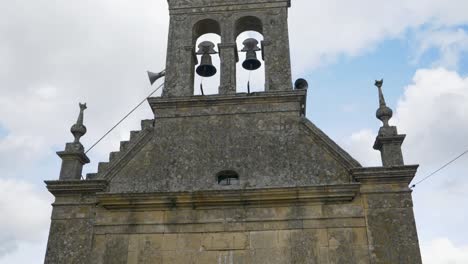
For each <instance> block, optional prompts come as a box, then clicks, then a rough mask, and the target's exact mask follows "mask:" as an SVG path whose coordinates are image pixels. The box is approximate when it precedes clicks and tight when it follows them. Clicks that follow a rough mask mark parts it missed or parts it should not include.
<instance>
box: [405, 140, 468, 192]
mask: <svg viewBox="0 0 468 264" xmlns="http://www.w3.org/2000/svg"><path fill="white" fill-rule="evenodd" d="M466 154H468V149H467V150H465V151H464V152H463V153H461V154H460V155H458V156H457V157H455V158H454V159H452V160H450V161H449V162H447V163H445V164H444V165H443V166H442V167H440V168H438V169H437V170H435V171H434V172H432V173H431V174H429V175H428V176H426V177H424V178H423V179H422V180H420V181H418V182H416V183H415V184H413V185H411V189H414V188H416V186H418V185H419V184H421V183H423V182H424V181H426V180H428V179H430V178H431V177H432V176H434V175H435V174H436V173H438V172H439V171H441V170H443V169H445V168H446V167H448V166H450V164H452V163H454V162H455V161H457V160H458V159H460V158H461V157H463V156H464V155H466Z"/></svg>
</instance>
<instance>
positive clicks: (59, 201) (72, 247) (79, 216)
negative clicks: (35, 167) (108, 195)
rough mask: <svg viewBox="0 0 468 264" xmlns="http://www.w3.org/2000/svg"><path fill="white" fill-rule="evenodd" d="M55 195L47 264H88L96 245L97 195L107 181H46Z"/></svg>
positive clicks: (104, 187)
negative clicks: (93, 245)
mask: <svg viewBox="0 0 468 264" xmlns="http://www.w3.org/2000/svg"><path fill="white" fill-rule="evenodd" d="M46 184H47V189H48V190H49V191H50V192H51V193H52V194H53V195H54V196H55V201H54V203H53V204H52V206H53V210H52V217H51V220H52V221H51V224H50V231H49V240H48V242H47V250H46V256H45V261H44V263H45V264H63V263H69V264H88V263H91V259H90V255H91V251H92V243H93V229H94V217H95V210H96V196H95V194H96V193H97V192H104V191H106V189H107V182H106V181H97V180H86V181H64V180H59V181H46Z"/></svg>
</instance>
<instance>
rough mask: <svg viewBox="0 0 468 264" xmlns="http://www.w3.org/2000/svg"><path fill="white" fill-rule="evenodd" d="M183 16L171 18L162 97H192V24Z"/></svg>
mask: <svg viewBox="0 0 468 264" xmlns="http://www.w3.org/2000/svg"><path fill="white" fill-rule="evenodd" d="M187 20H189V19H188V18H187V17H186V16H184V15H173V16H171V20H170V26H169V39H168V45H167V55H166V56H167V57H166V78H165V83H164V90H163V96H164V97H174V96H192V95H193V80H194V67H195V64H196V56H195V47H194V45H193V44H192V28H191V26H192V24H191V23H188V22H187Z"/></svg>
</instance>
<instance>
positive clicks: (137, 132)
mask: <svg viewBox="0 0 468 264" xmlns="http://www.w3.org/2000/svg"><path fill="white" fill-rule="evenodd" d="M140 132H141V131H130V141H133V140H135V138H137V137H138V134H140Z"/></svg>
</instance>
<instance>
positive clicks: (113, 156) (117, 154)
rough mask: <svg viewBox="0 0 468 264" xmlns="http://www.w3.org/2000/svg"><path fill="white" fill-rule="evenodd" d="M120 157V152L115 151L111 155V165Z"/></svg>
mask: <svg viewBox="0 0 468 264" xmlns="http://www.w3.org/2000/svg"><path fill="white" fill-rule="evenodd" d="M119 156H120V151H113V152H111V153H110V154H109V163H111V162H112V161H114V160H115V159H117V158H118V157H119Z"/></svg>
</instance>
